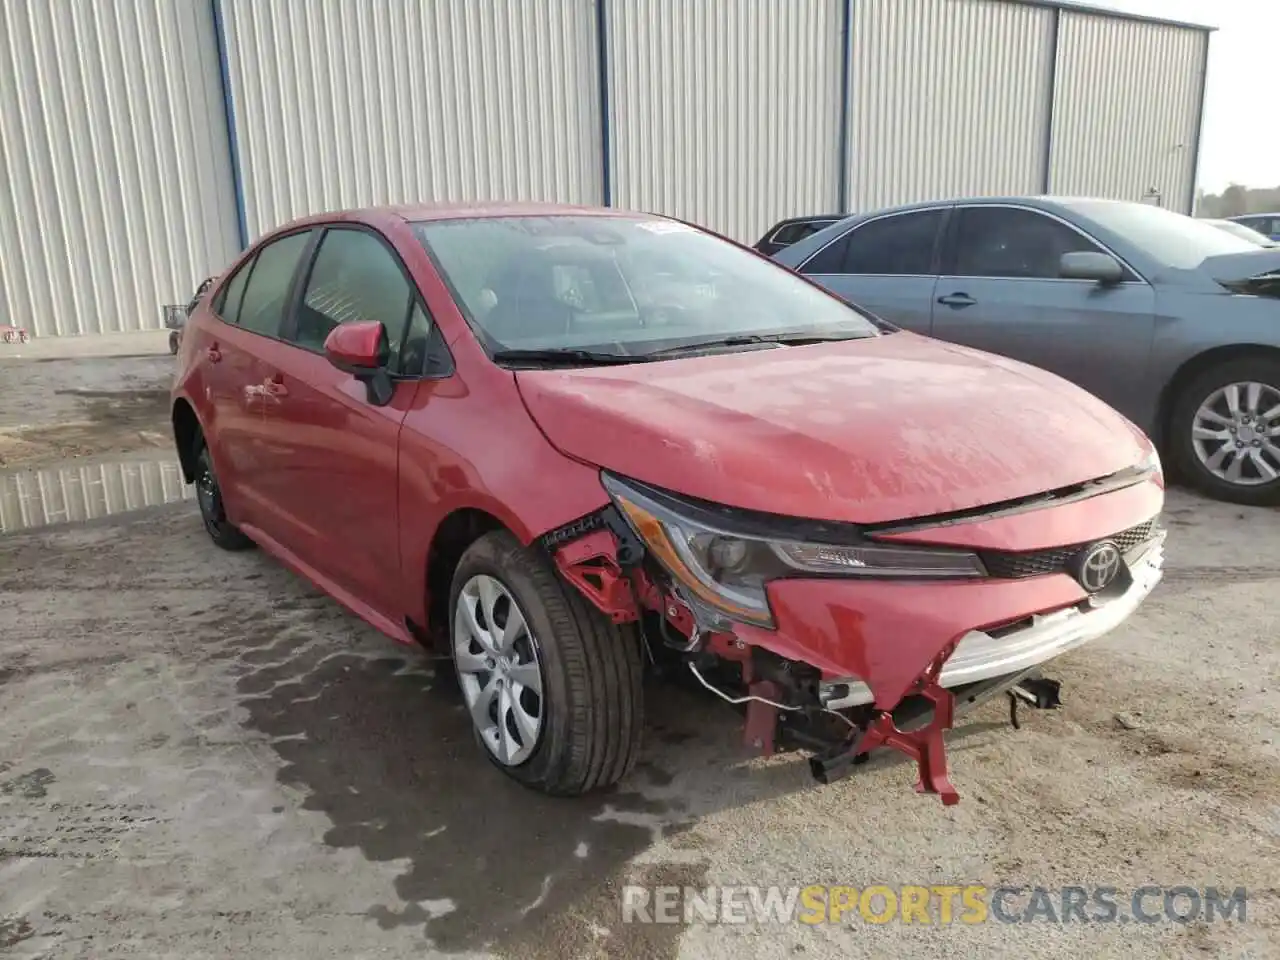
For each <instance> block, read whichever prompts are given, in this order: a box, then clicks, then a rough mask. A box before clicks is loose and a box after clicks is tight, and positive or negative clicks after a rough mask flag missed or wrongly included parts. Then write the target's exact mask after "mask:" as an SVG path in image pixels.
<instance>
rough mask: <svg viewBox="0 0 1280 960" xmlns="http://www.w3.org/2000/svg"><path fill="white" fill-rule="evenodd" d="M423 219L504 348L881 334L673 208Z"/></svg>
mask: <svg viewBox="0 0 1280 960" xmlns="http://www.w3.org/2000/svg"><path fill="white" fill-rule="evenodd" d="M414 230H415V232H416V234H417V236H418V238H419V240H420V241H421V242H422V243H423V245H424V246H425V247H426V248H427V251H428V253H430V254H431V256H432V257H433V259H434V260H435V262H436V264H437V265H438V267H439V268H440V270H441V271H442V272H443V274H444V276H445V280H446V282H447V283H448V284H449V286H450V288H451V289H452V291H453V293H454V296H455V298H456V299H457V300H458V302H459V304H460V305H461V306H462V308H463V310H464V312H465V313H466V314H468V316H469V319H470V320H471V322H472V325H473V327H474V328H476V329H477V331H478V332H479V333H481V334H482V335H483V339H485V340H487V341H488V343H487V345H488V346H489V347H490V348H491V349H493V350H495V351H496V350H584V351H591V352H593V353H608V354H615V355H618V356H639V355H643V354H646V353H652V352H654V351H657V350H664V351H665V350H671V349H678V348H680V347H682V346H686V345H694V344H699V343H704V342H709V341H715V340H721V339H726V338H735V337H746V338H750V337H753V336H760V337H769V336H776V335H782V334H787V335H792V334H796V335H813V336H818V337H827V336H831V337H870V336H876V335H877V333H878V330H877V328H876V326H875V325H874V324H873V323H872V322H871V321H870V320H868V319H867V318H866V317H865V316H864V315H863V314H861V313H859V312H857V311H856V310H854V309H853V308H852V307H849V306H846V305H845V304H844V303H842V302H841V301H839V300H837V299H836V298H835V297H833V296H831V295H829V294H827V293H825V292H823V291H822V290H820V289H818V288H817V287H814V286H812V285H811V284H809V283H808V282H807V281H805V280H802V279H800V278H799V277H797V276H796V275H794V274H792V273H790V272H789V271H787V270H785V269H784V268H782V267H778V266H775V265H774V264H772V263H770V262H769V261H767V260H764V259H762V258H760V257H758V256H756V255H754V254H752V253H749V252H747V251H745V250H741V249H739V248H737V247H735V246H733V245H732V244H729V243H725V242H724V241H723V240H720V239H718V238H716V237H713V236H711V235H710V234H706V233H703V232H701V231H699V230H695V229H693V228H692V227H688V226H685V225H684V224H681V223H676V222H673V221H669V220H659V219H640V218H628V217H602V216H581V215H571V214H570V215H559V216H511V217H480V218H474V219H466V220H434V221H427V222H423V223H417V224H415V225H414Z"/></svg>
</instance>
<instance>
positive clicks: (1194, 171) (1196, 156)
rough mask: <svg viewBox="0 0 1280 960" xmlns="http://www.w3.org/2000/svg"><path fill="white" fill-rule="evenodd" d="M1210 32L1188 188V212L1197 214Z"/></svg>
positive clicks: (1201, 73) (1202, 71)
mask: <svg viewBox="0 0 1280 960" xmlns="http://www.w3.org/2000/svg"><path fill="white" fill-rule="evenodd" d="M1209 37H1210V34H1209V33H1207V32H1206V33H1205V35H1204V62H1203V63H1202V64H1201V65H1200V109H1199V110H1198V111H1196V132H1195V137H1194V139H1193V140H1192V144H1191V149H1192V154H1191V185H1190V186H1189V187H1188V188H1187V192H1188V194H1189V196H1188V198H1187V213H1189V214H1191V215H1192V216H1195V212H1196V187H1197V186H1198V184H1199V180H1200V135H1201V133H1202V132H1203V130H1204V99H1205V98H1204V95H1205V91H1206V90H1207V89H1208V86H1209Z"/></svg>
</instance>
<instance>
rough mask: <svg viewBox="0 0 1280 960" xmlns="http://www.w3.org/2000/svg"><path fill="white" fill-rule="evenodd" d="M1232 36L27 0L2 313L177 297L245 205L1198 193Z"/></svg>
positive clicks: (792, 2) (570, 4)
mask: <svg viewBox="0 0 1280 960" xmlns="http://www.w3.org/2000/svg"><path fill="white" fill-rule="evenodd" d="M601 8H602V9H603V11H604V13H603V20H604V23H603V24H601V23H599V22H598V20H597V14H598V11H599V10H600V9H601ZM215 11H221V16H220V18H217V19H215ZM846 17H847V18H848V19H847V22H846ZM1055 24H1057V30H1056V34H1055V28H1054V25H1055ZM846 26H847V27H848V35H847V36H846V35H845V32H844V28H845V27H846ZM602 27H603V40H604V42H603V47H604V48H605V51H606V56H607V61H606V63H605V64H604V65H603V66H604V69H603V70H602V64H601V62H600V48H601V46H602V44H601V28H602ZM1055 37H1056V40H1057V50H1058V53H1057V56H1056V58H1055V57H1054V48H1055V46H1054V41H1055ZM220 41H221V42H220ZM1204 52H1205V34H1204V33H1203V32H1202V31H1199V30H1194V29H1187V28H1181V27H1176V26H1169V25H1159V24H1151V23H1145V22H1139V21H1134V20H1125V19H1117V18H1110V17H1104V16H1099V15H1097V14H1090V13H1082V12H1079V11H1072V10H1058V9H1055V8H1053V7H1052V6H1047V5H1040V6H1037V5H1034V4H1023V3H1011V2H1007V0H396V2H394V3H392V2H384V0H377V2H372V0H306V2H301V0H111V2H105V0H104V2H101V3H92V2H89V0H38V2H37V0H0V78H3V81H4V82H3V84H2V85H0V323H3V322H12V323H18V324H21V325H24V326H26V327H27V328H28V329H30V330H31V331H32V332H33V333H35V334H36V335H38V336H47V335H51V334H67V333H95V332H100V331H102V332H105V331H116V330H132V329H140V328H154V327H158V326H159V325H160V307H161V305H162V304H164V303H174V302H182V301H185V300H186V298H187V297H188V296H189V295H190V293H191V292H192V290H193V289H194V286H195V284H196V283H197V282H198V281H199V280H201V279H203V278H204V277H205V276H207V275H209V274H211V273H213V272H216V271H217V270H218V269H220V268H221V267H222V266H223V265H224V264H225V263H226V262H227V261H228V260H229V259H230V258H231V257H232V256H233V255H234V253H235V252H236V251H237V249H238V248H239V245H240V244H239V241H240V237H239V233H240V230H239V223H238V221H239V220H240V219H241V218H243V221H244V226H245V232H246V233H247V235H248V239H249V240H253V239H254V238H255V237H257V236H258V235H259V234H261V233H262V232H263V231H265V230H267V229H270V228H272V227H274V226H276V225H278V224H280V223H282V222H284V221H287V220H289V219H292V218H293V217H296V216H299V215H302V214H306V213H314V212H319V211H323V210H330V209H335V208H342V207H348V206H355V205H364V204H371V203H391V202H413V201H430V200H436V199H449V200H470V199H525V200H552V201H562V202H571V203H586V204H596V203H600V202H602V201H609V200H611V201H612V203H613V204H614V205H615V206H620V207H625V208H632V209H642V210H650V211H655V212H658V213H665V214H669V215H673V216H678V217H682V218H685V219H689V220H693V221H695V222H698V223H701V224H704V225H706V226H709V227H711V228H713V229H716V230H719V231H721V232H724V233H727V234H728V235H730V236H732V237H734V238H736V239H738V240H743V241H747V242H751V241H754V240H756V239H758V237H759V236H760V235H761V234H762V233H763V232H764V231H765V229H767V228H768V227H769V226H770V225H772V224H773V223H774V222H776V221H777V220H779V219H781V218H783V217H788V216H794V215H799V214H808V213H820V212H829V211H838V210H839V209H840V208H841V206H844V207H845V208H847V209H853V210H866V209H872V208H876V207H880V206H885V205H890V204H895V203H901V202H906V201H912V200H920V199H926V198H935V197H944V196H972V195H981V194H992V193H1023V192H1025V193H1035V192H1040V191H1042V190H1043V189H1045V187H1046V180H1045V178H1046V176H1048V175H1051V180H1050V182H1049V183H1048V186H1049V188H1050V189H1051V190H1052V191H1053V192H1056V193H1087V194H1094V195H1101V196H1111V197H1128V198H1132V199H1143V198H1144V197H1145V195H1146V194H1147V191H1148V190H1149V188H1155V189H1156V190H1157V191H1159V193H1160V195H1161V196H1162V198H1163V200H1164V202H1165V204H1166V205H1167V206H1171V207H1174V208H1175V209H1185V208H1186V205H1187V203H1188V202H1189V199H1190V197H1191V194H1192V186H1193V184H1192V181H1193V179H1194V176H1195V155H1196V151H1197V143H1196V139H1197V136H1198V116H1199V112H1200V109H1199V108H1200V105H1199V97H1200V84H1201V81H1202V75H1203V67H1204ZM223 54H225V68H226V77H225V84H224V77H223V73H222V67H223V63H222V62H221V61H220V56H221V55H223ZM846 56H847V59H846ZM846 73H847V76H846ZM846 80H847V85H846ZM602 87H603V89H604V90H605V91H606V93H607V96H608V103H607V105H606V106H607V112H606V113H604V114H603V115H602V105H601V102H600V97H601V91H602ZM224 88H225V90H224ZM227 91H229V93H230V94H231V96H230V103H229V104H228V102H227V101H225V100H224V96H223V95H224V92H227ZM1050 101H1052V109H1051V107H1050ZM228 112H229V113H231V114H232V115H233V117H234V123H233V124H232V132H233V134H234V135H233V136H229V135H228V126H227V114H228ZM842 123H843V124H845V126H842ZM1051 123H1052V144H1053V146H1052V156H1051V157H1046V156H1045V150H1046V144H1047V143H1048V142H1049V132H1050V131H1049V126H1050V124H1051ZM606 130H607V131H608V137H607V138H604V137H602V133H603V132H604V131H606ZM606 139H607V143H605V142H602V140H606ZM232 157H234V158H235V162H234V169H233V161H232ZM237 183H238V184H239V185H240V186H241V187H242V188H243V189H242V192H241V196H242V199H243V207H242V208H241V207H240V206H239V205H238V200H237V190H236V187H237ZM606 194H607V196H606Z"/></svg>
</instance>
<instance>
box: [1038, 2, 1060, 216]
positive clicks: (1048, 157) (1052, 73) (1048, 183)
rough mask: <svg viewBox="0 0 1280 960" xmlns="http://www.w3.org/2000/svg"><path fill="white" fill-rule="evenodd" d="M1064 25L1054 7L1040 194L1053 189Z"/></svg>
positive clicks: (1050, 30)
mask: <svg viewBox="0 0 1280 960" xmlns="http://www.w3.org/2000/svg"><path fill="white" fill-rule="evenodd" d="M1061 25H1062V8H1061V7H1054V9H1053V24H1052V26H1050V27H1049V89H1048V92H1047V93H1046V96H1047V98H1048V103H1047V104H1046V107H1045V112H1044V170H1043V171H1041V174H1040V192H1041V193H1044V194H1047V193H1048V192H1049V191H1050V189H1052V187H1053V115H1054V103H1055V101H1056V100H1057V99H1058V55H1059V53H1060V52H1061V49H1060V47H1059V46H1058V28H1059V27H1060V26H1061Z"/></svg>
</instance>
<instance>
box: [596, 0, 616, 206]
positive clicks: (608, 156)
mask: <svg viewBox="0 0 1280 960" xmlns="http://www.w3.org/2000/svg"><path fill="white" fill-rule="evenodd" d="M607 6H608V0H596V61H597V66H598V67H599V71H600V76H599V78H598V84H599V89H600V193H601V202H602V203H603V205H604V206H606V207H611V206H613V163H612V154H613V147H612V144H611V143H610V139H611V133H610V130H609V25H608V23H607V21H606V19H605V9H606V7H607Z"/></svg>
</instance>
